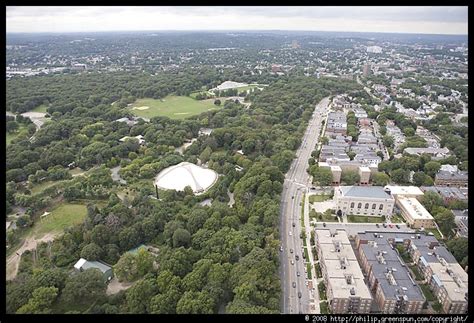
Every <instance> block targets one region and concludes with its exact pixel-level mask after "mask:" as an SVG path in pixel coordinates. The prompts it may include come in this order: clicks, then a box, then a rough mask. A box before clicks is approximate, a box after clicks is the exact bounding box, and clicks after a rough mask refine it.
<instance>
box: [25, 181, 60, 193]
mask: <svg viewBox="0 0 474 323" xmlns="http://www.w3.org/2000/svg"><path fill="white" fill-rule="evenodd" d="M59 182H62V181H45V182H43V183H40V184H35V185H34V186H33V187H32V188H31V189H30V191H31V195H35V194H38V193H41V192H42V191H44V190H45V189H47V188H48V187H51V186H53V185H54V184H57V183H59Z"/></svg>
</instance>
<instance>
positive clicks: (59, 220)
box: [34, 203, 87, 238]
mask: <svg viewBox="0 0 474 323" xmlns="http://www.w3.org/2000/svg"><path fill="white" fill-rule="evenodd" d="M50 212H51V214H49V215H47V216H46V217H44V218H43V219H40V220H38V222H37V223H36V224H35V228H34V235H35V236H36V237H37V238H40V237H42V236H43V235H45V234H46V233H50V232H62V231H63V230H64V229H65V228H67V227H69V226H72V225H74V224H77V223H81V222H82V221H84V218H85V217H86V215H87V208H86V204H84V203H81V204H75V203H62V204H60V205H59V206H58V207H56V208H55V209H53V210H52V211H50Z"/></svg>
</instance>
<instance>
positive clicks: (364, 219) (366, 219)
mask: <svg viewBox="0 0 474 323" xmlns="http://www.w3.org/2000/svg"><path fill="white" fill-rule="evenodd" d="M347 222H350V223H383V219H382V217H379V216H367V215H348V216H347Z"/></svg>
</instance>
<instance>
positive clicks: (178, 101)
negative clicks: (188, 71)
mask: <svg viewBox="0 0 474 323" xmlns="http://www.w3.org/2000/svg"><path fill="white" fill-rule="evenodd" d="M139 107H149V108H148V109H145V110H138V109H134V108H139ZM131 109H132V113H133V114H135V115H136V116H138V117H143V118H153V117H156V116H165V117H169V118H171V119H185V118H188V117H191V116H193V115H197V114H201V113H202V112H206V111H209V110H215V109H220V107H219V106H216V105H215V104H214V100H213V99H208V100H201V101H198V100H195V99H192V98H190V97H187V96H175V95H169V96H167V97H165V98H164V99H138V100H137V101H135V102H134V103H133V104H132V108H131Z"/></svg>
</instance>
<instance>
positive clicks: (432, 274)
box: [409, 244, 468, 314]
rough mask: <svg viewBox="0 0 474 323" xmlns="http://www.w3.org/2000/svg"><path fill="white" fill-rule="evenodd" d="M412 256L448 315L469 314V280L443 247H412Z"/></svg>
mask: <svg viewBox="0 0 474 323" xmlns="http://www.w3.org/2000/svg"><path fill="white" fill-rule="evenodd" d="M409 251H410V254H411V255H412V258H413V261H414V262H415V263H416V264H417V265H418V268H419V269H420V271H421V273H422V274H423V275H424V277H425V279H426V281H427V282H428V283H429V285H430V287H431V288H432V290H433V292H434V295H436V296H437V298H438V301H439V302H440V304H441V305H442V307H443V312H444V313H447V314H464V313H467V294H468V278H467V273H466V272H465V271H464V270H463V268H462V267H461V265H459V264H458V262H457V261H456V259H455V258H454V257H453V255H452V254H451V253H450V252H449V251H448V250H447V249H446V248H445V247H443V246H434V247H433V248H429V247H427V246H423V245H415V244H412V245H410V248H409Z"/></svg>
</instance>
